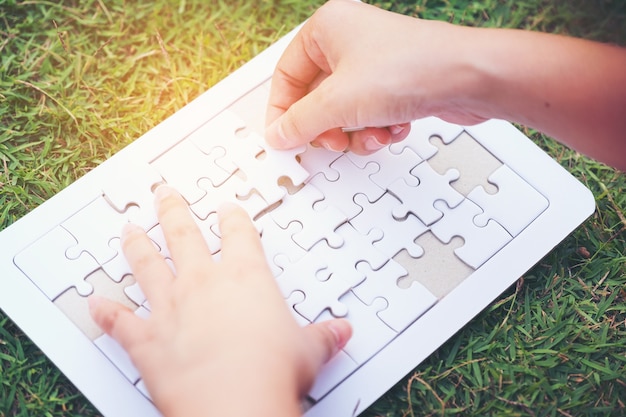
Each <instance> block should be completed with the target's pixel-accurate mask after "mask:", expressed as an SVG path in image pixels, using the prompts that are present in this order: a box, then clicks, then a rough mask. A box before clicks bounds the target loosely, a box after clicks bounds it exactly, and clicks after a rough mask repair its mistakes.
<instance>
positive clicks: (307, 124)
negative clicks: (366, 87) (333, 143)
mask: <svg viewBox="0 0 626 417" xmlns="http://www.w3.org/2000/svg"><path fill="white" fill-rule="evenodd" d="M330 80H331V79H330V78H328V79H326V80H324V82H322V83H321V84H320V85H319V86H317V87H316V88H315V89H313V90H312V91H310V92H309V93H308V94H307V95H305V96H304V97H302V98H301V99H300V100H298V101H296V102H295V103H293V104H292V105H291V106H290V107H289V108H288V109H287V110H286V111H285V112H284V113H282V114H281V115H280V116H279V117H277V118H276V119H275V120H274V121H273V122H271V123H270V124H269V125H268V126H267V128H266V130H265V139H266V140H267V142H268V144H269V145H270V146H272V147H274V148H276V149H291V148H295V147H298V146H300V145H304V144H307V143H309V142H312V141H313V140H314V139H315V138H317V137H318V136H320V135H321V134H322V133H324V132H326V131H328V130H331V129H333V128H337V127H344V126H346V124H345V122H342V119H343V118H342V116H343V115H342V114H341V111H342V105H341V103H338V102H337V100H333V99H332V98H333V97H335V98H336V96H337V94H336V93H335V94H333V89H332V86H331V84H332V82H330ZM343 108H345V107H343Z"/></svg>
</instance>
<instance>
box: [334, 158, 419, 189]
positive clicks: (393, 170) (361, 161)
mask: <svg viewBox="0 0 626 417" xmlns="http://www.w3.org/2000/svg"><path fill="white" fill-rule="evenodd" d="M346 156H347V157H348V158H349V159H350V160H351V161H352V162H353V163H354V164H355V165H357V166H358V167H359V168H361V169H364V168H365V167H366V166H367V164H368V163H369V162H375V163H376V164H377V165H378V171H377V172H375V173H373V174H371V175H370V176H369V177H370V180H372V182H373V183H374V184H376V185H378V186H379V187H381V188H382V189H384V190H386V189H387V187H389V185H390V184H391V183H393V182H394V181H396V180H397V179H398V178H402V179H404V182H406V183H407V185H409V186H411V187H417V185H418V184H419V181H418V180H417V178H415V176H413V175H412V174H411V170H412V169H413V168H415V167H416V166H417V165H419V164H420V163H421V162H423V161H424V159H423V158H422V157H420V156H419V155H418V154H416V153H415V152H414V151H413V150H412V149H410V148H408V147H407V148H404V149H402V151H401V152H400V153H397V154H395V153H392V152H391V150H390V148H389V147H385V148H382V149H381V150H379V151H377V152H375V153H373V154H371V155H357V154H354V153H347V154H346Z"/></svg>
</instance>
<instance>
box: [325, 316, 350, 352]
mask: <svg viewBox="0 0 626 417" xmlns="http://www.w3.org/2000/svg"><path fill="white" fill-rule="evenodd" d="M326 326H327V327H328V330H330V331H331V333H332V334H333V335H334V336H335V349H337V351H339V350H341V349H343V348H344V346H346V344H347V343H348V340H350V336H351V335H352V330H351V329H350V323H348V321H346V320H331V321H329V322H327V324H326Z"/></svg>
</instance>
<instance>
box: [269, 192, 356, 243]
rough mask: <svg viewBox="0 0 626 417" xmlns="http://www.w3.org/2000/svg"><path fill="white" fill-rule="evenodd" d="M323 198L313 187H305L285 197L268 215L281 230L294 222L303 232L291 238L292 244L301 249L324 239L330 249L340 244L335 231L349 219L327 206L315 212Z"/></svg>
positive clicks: (341, 241)
mask: <svg viewBox="0 0 626 417" xmlns="http://www.w3.org/2000/svg"><path fill="white" fill-rule="evenodd" d="M323 199H324V195H323V194H322V193H321V192H320V191H319V190H318V189H317V188H316V187H314V186H313V185H311V184H306V185H305V186H304V187H302V189H301V190H300V191H299V192H298V193H297V194H295V195H286V196H285V198H284V199H283V202H282V204H281V205H280V206H278V207H276V208H275V209H274V210H272V211H271V212H270V216H272V219H274V221H275V222H276V223H277V224H278V225H279V226H280V227H282V228H287V227H288V225H289V223H291V222H293V221H297V222H298V223H300V224H301V225H302V230H301V231H300V232H298V233H296V234H294V235H293V236H292V239H293V240H294V242H296V243H297V244H298V245H300V246H301V247H302V248H303V249H304V250H309V249H311V248H312V247H313V245H315V244H316V243H317V242H319V241H321V240H326V242H328V244H329V245H330V246H331V247H340V246H341V245H342V244H343V240H342V238H341V236H339V235H338V234H337V233H335V229H336V228H337V227H339V225H341V224H342V223H345V222H346V221H347V220H348V219H347V217H346V216H345V214H344V213H342V212H341V211H340V210H339V209H337V208H335V207H332V206H328V207H325V208H324V209H320V210H317V209H315V208H314V205H315V203H317V202H318V201H321V200H323Z"/></svg>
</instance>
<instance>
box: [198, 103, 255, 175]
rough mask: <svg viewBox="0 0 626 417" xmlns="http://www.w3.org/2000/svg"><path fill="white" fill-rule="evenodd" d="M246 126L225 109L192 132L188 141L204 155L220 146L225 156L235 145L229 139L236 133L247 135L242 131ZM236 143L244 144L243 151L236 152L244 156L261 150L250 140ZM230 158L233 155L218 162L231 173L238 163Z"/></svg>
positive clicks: (236, 134)
mask: <svg viewBox="0 0 626 417" xmlns="http://www.w3.org/2000/svg"><path fill="white" fill-rule="evenodd" d="M246 128H247V127H246V123H245V122H244V121H243V119H241V117H239V116H238V115H237V114H235V113H234V112H233V111H230V110H225V111H223V112H221V113H220V114H218V115H217V116H215V117H213V118H212V119H211V120H209V121H208V122H207V123H205V124H204V125H202V126H201V127H200V128H199V129H198V130H196V131H195V132H194V133H192V134H191V135H190V136H189V141H191V142H192V143H193V144H194V145H196V146H197V147H198V148H199V149H200V150H201V151H202V152H203V153H205V154H206V155H211V154H212V153H213V151H214V149H215V148H222V149H224V151H225V152H224V156H225V155H226V154H227V153H230V152H231V150H232V149H231V148H232V147H233V146H234V145H235V142H233V141H232V140H231V139H233V138H236V137H237V136H238V135H243V136H248V133H249V132H247V133H243V132H244V131H245V130H246ZM237 144H239V145H242V146H244V145H246V146H245V149H243V152H244V153H243V154H240V153H237V155H245V156H246V157H247V156H248V155H252V156H253V157H255V156H256V155H258V154H259V153H261V151H262V148H261V147H260V146H258V145H257V144H255V143H252V142H247V143H246V142H241V143H240V142H237ZM232 159H235V157H234V156H232V157H227V158H226V159H224V160H223V161H221V164H220V166H222V168H223V169H224V170H226V171H227V172H229V173H231V174H232V173H233V172H235V171H236V170H237V168H238V165H237V164H236V163H234V162H232ZM229 161H230V163H229Z"/></svg>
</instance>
